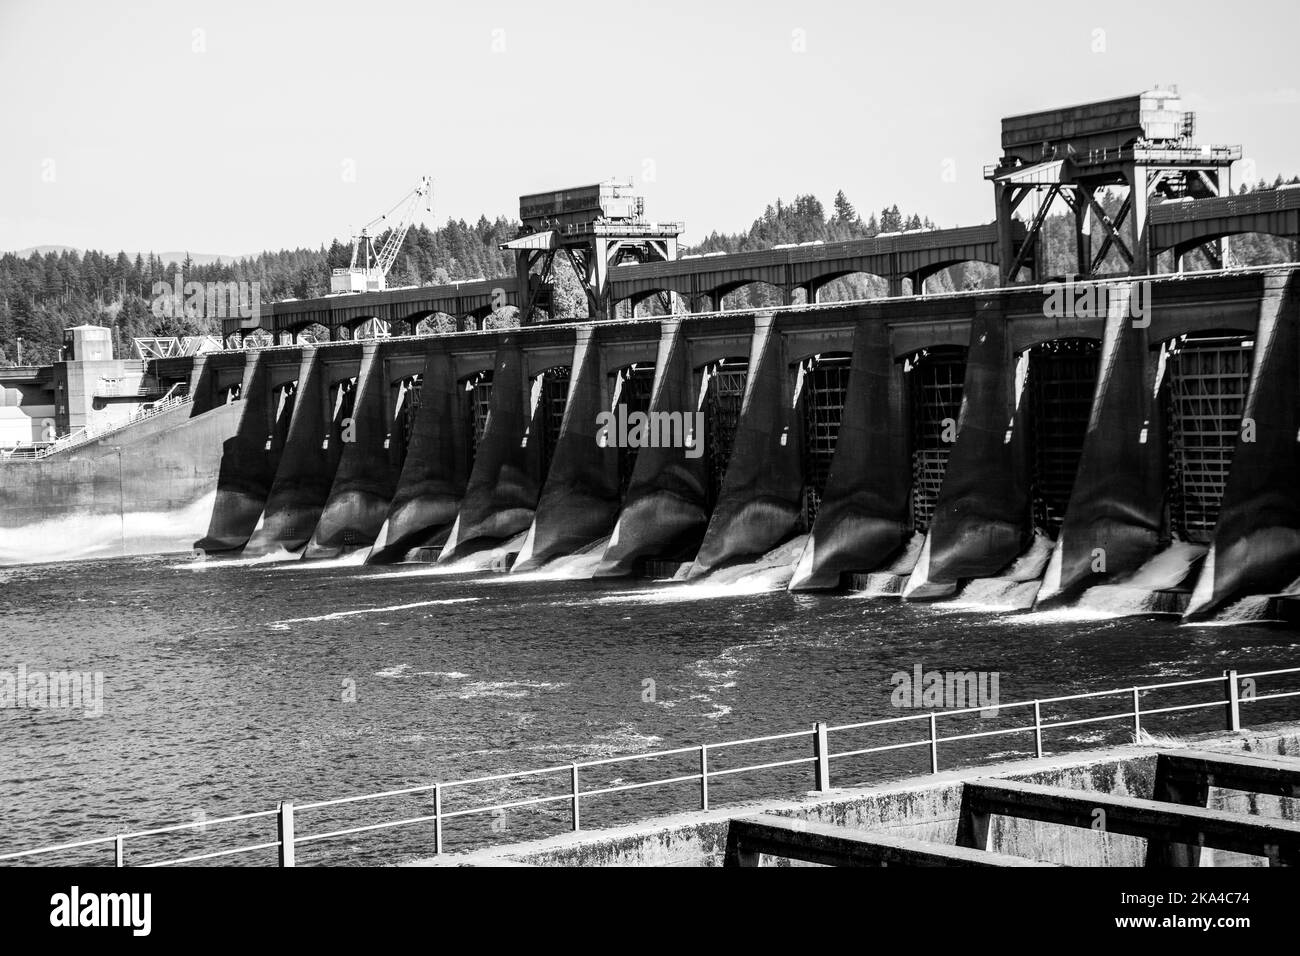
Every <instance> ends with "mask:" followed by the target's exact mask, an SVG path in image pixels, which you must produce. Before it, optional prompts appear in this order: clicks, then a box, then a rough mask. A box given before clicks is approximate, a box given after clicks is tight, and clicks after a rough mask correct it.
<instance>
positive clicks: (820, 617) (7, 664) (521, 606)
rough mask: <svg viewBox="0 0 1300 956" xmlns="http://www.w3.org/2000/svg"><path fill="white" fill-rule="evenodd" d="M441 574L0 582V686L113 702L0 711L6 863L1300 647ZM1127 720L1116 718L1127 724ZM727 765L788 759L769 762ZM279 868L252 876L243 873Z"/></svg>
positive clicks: (1180, 630)
mask: <svg viewBox="0 0 1300 956" xmlns="http://www.w3.org/2000/svg"><path fill="white" fill-rule="evenodd" d="M778 550H779V549H778ZM769 557H770V558H772V559H773V560H775V558H776V557H779V555H777V554H776V553H775V552H774V555H773V556H769ZM433 570H435V569H432V568H430V567H428V566H427V565H426V566H421V565H404V566H399V567H397V568H393V567H391V566H389V567H386V568H375V567H370V566H358V565H353V564H350V563H349V562H348V561H347V560H343V561H326V562H320V563H313V562H293V563H280V562H271V563H247V562H228V563H223V562H220V561H209V562H206V563H203V564H201V565H197V566H196V565H192V564H189V563H187V562H184V561H183V560H181V559H179V558H178V557H177V556H175V555H170V556H162V557H150V558H135V559H125V560H123V559H116V560H112V561H98V562H79V563H72V564H50V565H39V566H25V567H19V568H10V569H5V570H3V571H0V582H2V583H3V591H2V592H0V593H3V599H2V600H3V602H4V615H3V617H2V618H0V622H2V623H0V637H2V640H0V647H3V651H4V653H3V655H2V658H0V671H7V672H11V673H12V672H14V671H15V670H16V669H17V668H18V666H19V665H25V666H26V668H27V670H28V671H29V672H35V671H62V670H75V671H82V672H102V673H103V676H104V682H103V712H102V714H101V715H99V716H87V715H85V714H83V713H81V712H80V711H71V710H54V709H30V708H14V707H6V708H3V709H0V725H2V726H3V730H2V732H0V787H2V788H3V793H4V794H5V824H6V826H5V833H4V838H3V845H2V846H0V851H10V850H18V849H27V848H32V847H37V846H46V845H51V844H55V843H58V842H62V841H69V840H76V839H87V838H91V837H99V836H105V835H112V834H114V833H119V832H126V831H130V830H133V829H145V828H150V827H154V826H161V825H166V824H172V823H178V822H188V821H191V820H198V819H205V818H206V819H213V818H216V817H220V816H225V815H229V814H235V813H240V812H248V811H257V810H266V809H272V808H274V807H275V805H276V803H277V802H278V801H279V800H282V799H293V800H295V801H296V802H298V803H299V804H301V803H303V802H308V801H315V800H324V799H329V798H334V797H345V796H352V795H358V794H364V793H371V792H376V791H381V790H388V789H395V788H400V787H406V786H413V785H418V784H422V783H432V782H435V781H439V780H449V779H459V778H465V777H470V776H478V775H486V774H492V773H500V772H503V771H509V770H521V769H529V768H537V767H544V766H550V765H556V764H564V763H567V762H569V761H572V760H583V759H593V758H599V757H607V756H612V755H621V754H631V753H636V752H645V751H649V750H654V749H664V748H671V747H678V746H685V745H689V744H697V743H703V742H713V741H723V740H730V739H737V738H743V737H750V736H755V735H766V734H774V733H780V732H785V731H790V730H798V729H802V728H807V727H810V726H811V724H812V723H813V722H814V721H816V720H826V721H831V722H832V723H845V722H851V721H860V720H867V719H871V718H882V717H897V716H902V715H905V714H908V713H911V712H912V711H908V710H900V709H897V708H895V707H894V706H892V704H891V692H892V691H893V689H894V688H893V685H892V684H891V675H895V674H897V673H900V672H908V673H910V672H911V671H912V670H913V668H914V667H916V666H917V665H921V666H922V667H924V668H925V669H927V670H928V669H936V670H944V671H954V670H960V671H983V672H997V673H998V674H999V675H1000V695H1001V699H1002V700H1003V701H1004V702H1012V701H1020V700H1027V699H1034V698H1037V697H1048V696H1055V695H1059V694H1068V693H1076V692H1085V691H1093V690H1101V689H1107V688H1111V687H1124V686H1131V685H1132V684H1134V683H1155V682H1160V681H1172V680H1178V679H1181V678H1188V677H1202V676H1208V675H1216V674H1218V673H1220V672H1222V671H1223V670H1224V669H1225V668H1228V667H1234V668H1237V669H1239V670H1242V671H1246V670H1263V669H1268V668H1270V667H1284V666H1287V665H1289V664H1292V663H1294V660H1295V649H1296V646H1297V642H1298V639H1297V635H1296V633H1295V632H1294V631H1292V630H1286V629H1282V628H1277V627H1275V626H1270V625H1266V624H1260V623H1243V624H1241V625H1240V626H1237V627H1231V628H1226V627H1200V626H1179V625H1178V624H1177V623H1176V621H1174V620H1171V619H1169V618H1152V617H1130V618H1119V619H1115V618H1110V617H1106V616H1099V615H1095V614H1089V613H1087V612H1086V611H1083V612H1070V611H1063V612H1052V613H1047V614H1027V615H1026V614H1021V615H1017V614H1012V613H998V612H972V611H969V610H964V609H962V608H960V607H951V606H947V607H946V606H944V605H942V604H940V605H925V604H903V603H900V602H898V601H897V600H890V599H881V600H874V601H868V600H862V599H860V598H854V597H848V596H845V595H824V594H791V593H789V592H787V591H786V590H784V582H785V579H786V578H788V573H787V574H782V573H780V569H779V568H776V567H774V566H773V567H766V566H763V565H762V564H761V563H760V564H759V566H758V567H751V568H749V569H748V570H749V572H750V573H740V572H732V573H729V574H725V575H721V576H719V577H718V578H716V579H715V578H710V579H705V580H704V581H702V582H700V583H698V584H690V585H678V584H665V583H664V582H653V583H652V582H648V581H640V580H636V579H622V580H614V581H610V580H606V581H595V582H593V581H588V580H573V579H567V578H565V577H563V576H562V575H555V576H549V575H547V576H543V577H542V578H541V579H537V578H536V577H533V578H525V579H523V580H512V579H511V578H510V577H509V576H505V575H501V574H494V573H491V572H489V571H484V570H482V569H475V570H471V571H469V572H467V573H459V574H458V573H448V572H447V570H446V569H443V568H438V569H436V570H437V571H438V572H439V573H437V574H431V573H430V572H431V571H433ZM743 570H744V569H741V571H743ZM787 570H788V569H787ZM1206 693H1209V692H1208V691H1207V692H1206ZM1202 699H1204V698H1202ZM1125 706H1126V701H1125V700H1124V699H1123V698H1119V699H1115V700H1114V702H1113V706H1112V710H1111V712H1117V711H1119V710H1122V709H1123V708H1124V707H1125ZM1270 706H1271V704H1269V703H1267V702H1265V703H1260V704H1256V705H1253V708H1254V709H1252V710H1251V711H1250V712H1249V714H1248V715H1247V719H1248V720H1250V721H1251V722H1252V723H1254V722H1257V721H1259V720H1262V719H1265V718H1266V717H1267V715H1268V714H1270V713H1272V711H1268V710H1267V708H1268V707H1270ZM1009 713H1011V712H1009ZM1279 716H1280V712H1279ZM1221 719H1222V717H1221V714H1220V712H1219V711H1218V710H1217V709H1216V710H1211V711H1201V712H1193V713H1192V714H1191V715H1169V716H1168V717H1166V718H1152V719H1151V721H1150V728H1149V729H1150V730H1151V731H1152V732H1178V731H1179V730H1180V729H1182V730H1187V731H1189V732H1190V731H1192V730H1211V729H1216V728H1217V727H1218V726H1219V724H1220V722H1221ZM989 726H991V725H989ZM1107 728H1113V729H1107ZM976 729H980V728H976ZM1075 730H1077V731H1078V733H1076V734H1069V733H1068V732H1067V731H1059V732H1057V734H1058V735H1059V736H1058V738H1057V739H1055V740H1053V739H1052V738H1049V740H1048V742H1047V746H1048V748H1049V750H1050V749H1053V748H1054V747H1057V748H1059V749H1065V748H1066V747H1067V745H1068V746H1075V747H1078V746H1083V745H1085V744H1091V743H1098V742H1103V741H1104V742H1120V741H1122V740H1126V739H1127V733H1128V731H1129V727H1128V725H1127V723H1126V722H1125V721H1120V722H1118V724H1115V725H1100V728H1099V727H1098V725H1092V726H1085V727H1082V728H1075ZM954 732H956V730H955V728H954ZM918 733H919V731H918ZM1108 734H1109V736H1108ZM846 736H847V735H846ZM880 739H881V740H883V738H880ZM894 739H898V738H894ZM993 740H994V741H995V742H994V743H992V744H991V745H990V746H989V747H988V748H986V749H985V750H984V751H982V752H981V753H982V754H984V755H986V756H987V755H992V754H1016V753H1024V752H1025V751H1024V749H1023V748H1024V746H1025V745H1026V744H1028V743H1031V741H1026V740H1024V739H1023V737H1022V738H1011V737H1005V738H1002V737H999V738H993ZM851 743H854V744H856V741H849V740H847V739H846V740H844V741H843V742H842V743H841V744H838V746H842V747H847V746H848V745H849V744H851ZM963 753H964V752H963ZM972 754H973V752H972ZM793 755H795V756H803V755H804V754H803V752H802V750H798V751H795V752H793ZM942 756H943V759H944V761H945V765H947V766H951V765H952V762H959V758H960V759H965V757H964V756H963V754H962V753H959V752H958V751H957V749H956V746H955V745H953V749H951V750H945V751H944V753H943V755H942ZM974 756H978V755H974ZM738 757H739V758H741V759H743V760H744V761H745V762H750V763H754V762H762V760H765V759H768V760H770V759H776V758H775V757H774V756H773V755H772V753H771V752H770V751H769V752H761V751H760V752H747V753H744V754H741V755H738ZM925 760H926V753H925V751H924V749H923V748H922V749H917V750H906V751H897V752H893V753H888V754H882V755H878V756H877V757H876V758H871V759H862V760H858V759H855V760H851V761H842V762H837V763H836V764H835V774H836V780H837V782H842V783H844V784H848V783H852V782H860V781H864V780H869V779H879V778H881V777H886V776H896V775H903V774H910V773H916V772H920V771H922V770H923V769H924V765H925ZM719 765H720V766H721V765H722V756H721V755H720V756H719ZM732 765H733V766H736V765H739V764H732ZM691 769H692V768H691V766H690V762H689V758H688V759H687V762H686V764H684V765H681V766H678V765H672V766H668V765H667V764H659V765H651V766H650V767H648V768H645V767H643V768H639V769H638V768H637V767H636V766H635V765H630V764H629V765H615V766H612V767H594V768H589V769H587V770H584V775H585V776H584V782H583V786H584V789H595V788H598V787H601V786H609V785H613V784H614V782H615V781H623V782H629V781H631V780H634V779H652V778H654V777H664V776H672V775H675V774H678V773H689V772H691ZM805 771H806V768H792V769H791V772H790V773H789V774H787V775H785V776H781V774H780V773H779V772H777V773H775V774H767V775H757V776H751V775H748V774H741V775H736V776H733V777H726V778H720V779H718V780H717V781H715V782H714V784H713V785H712V790H713V799H714V802H715V804H717V805H725V804H726V803H728V802H734V801H736V800H738V799H743V798H745V797H746V796H758V795H770V796H789V795H792V794H796V793H800V792H803V791H805V790H807V789H809V787H810V782H809V780H808V779H807V777H808V774H807V773H806V772H805ZM638 773H640V774H642V776H641V777H637V774H638ZM647 774H648V776H647ZM559 776H563V777H564V779H563V780H556V779H554V778H553V779H552V780H551V782H550V783H549V784H546V783H545V781H542V782H540V783H536V784H534V783H531V782H507V783H504V784H497V785H492V786H490V787H482V788H480V789H479V790H478V791H477V792H475V793H473V794H467V795H465V799H468V798H469V797H470V796H473V797H474V798H475V799H476V802H479V803H496V802H503V801H506V800H510V799H525V798H527V797H528V796H532V795H536V794H538V793H540V792H542V791H540V790H537V789H530V788H532V787H534V786H537V787H542V786H544V785H545V786H551V787H552V790H551V791H549V792H563V788H564V786H566V785H567V775H559ZM557 788H558V789H557ZM451 799H452V798H451V797H449V798H448V800H451ZM696 799H697V797H696V796H695V794H694V792H693V791H692V790H691V787H690V785H689V784H684V785H681V786H677V787H672V788H666V789H664V790H658V789H650V790H641V791H634V792H632V793H631V794H622V795H617V796H611V797H604V798H593V799H592V800H591V801H590V804H588V802H586V801H584V804H583V823H584V827H593V828H594V827H600V826H607V825H611V824H615V823H621V822H627V821H629V820H631V819H636V818H640V817H645V816H650V815H653V814H655V813H663V812H670V811H678V810H685V809H690V808H691V807H692V806H693V805H694V801H695V800H696ZM430 805H431V802H430V800H429V799H427V795H426V799H425V800H424V802H423V803H421V802H419V800H417V799H411V800H409V801H405V802H404V801H401V800H398V801H390V802H387V803H383V804H379V805H376V806H374V807H371V806H370V805H368V804H354V805H351V806H347V807H344V808H343V809H342V811H340V812H339V813H337V814H335V815H333V816H331V815H330V813H328V812H326V811H317V812H316V813H315V815H310V816H309V815H308V813H307V812H306V811H304V813H303V814H302V815H301V816H300V818H299V822H298V829H299V833H300V835H302V834H306V833H309V832H320V831H321V830H322V829H325V828H329V829H333V828H336V827H343V826H350V825H359V824H363V823H367V822H378V821H380V820H387V819H398V818H399V817H401V816H404V815H419V814H421V813H430V812H432V811H431V809H430ZM448 809H450V807H448ZM566 813H567V805H566V804H565V803H563V802H559V803H556V804H550V805H544V807H543V809H541V810H530V809H520V810H511V811H508V812H506V813H505V814H504V815H496V816H494V815H491V814H488V815H483V816H481V817H469V818H463V819H460V820H456V821H454V824H455V825H454V826H453V825H452V824H450V823H449V824H448V827H447V830H446V839H447V846H448V849H451V850H454V849H457V848H458V847H462V848H468V847H469V846H471V845H481V844H482V842H483V841H485V840H519V839H525V838H527V837H530V836H536V835H542V834H546V833H556V832H562V831H563V830H564V829H565V820H566V817H565V814H566ZM269 827H270V821H268V820H263V821H252V823H250V824H249V826H248V828H247V829H246V830H243V831H240V832H239V834H238V840H237V842H239V843H243V844H249V843H256V842H262V841H264V840H266V839H270V836H269V833H270V830H269ZM259 828H260V829H259ZM218 830H220V833H218V832H217V831H218ZM234 838H235V837H233V836H231V835H230V831H229V830H228V829H227V828H213V829H212V830H211V831H208V832H204V833H198V834H194V835H192V836H186V837H185V838H184V839H185V840H189V841H190V842H183V841H179V842H173V843H167V842H165V841H160V842H157V843H153V842H150V843H147V844H146V843H145V842H144V841H142V842H141V844H140V845H139V846H136V845H135V844H131V846H130V848H129V851H128V852H129V854H130V856H129V858H128V862H131V861H132V860H134V861H136V862H147V861H148V860H149V859H161V858H166V857H168V856H175V855H180V853H182V852H203V851H205V850H210V849H212V848H214V847H216V846H225V845H230V844H229V843H220V842H214V841H221V840H229V839H234ZM431 846H432V830H431V828H428V827H412V828H404V829H400V830H395V831H386V832H381V833H378V834H370V835H361V836H357V837H350V838H345V839H339V840H329V841H323V842H321V843H315V844H308V845H305V846H304V847H303V848H301V849H300V857H301V862H303V863H308V864H310V863H321V862H333V863H384V862H394V861H396V860H400V859H403V858H409V857H415V856H423V855H428V854H429V852H430V848H431ZM109 854H110V850H109V849H108V848H102V847H101V848H96V849H91V850H86V851H78V852H77V853H74V854H69V855H67V856H66V857H62V856H61V857H60V861H62V862H75V861H84V862H99V863H103V862H107V861H108V860H110V859H111V855H109ZM271 861H272V857H271V856H270V854H269V853H263V854H260V855H252V856H250V857H248V858H243V857H238V858H234V860H233V861H232V862H235V863H243V862H260V863H268V862H271ZM45 862H54V860H53V859H47V860H46V861H45Z"/></svg>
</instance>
